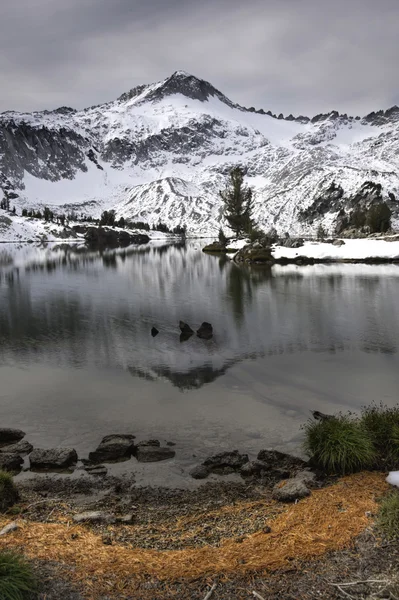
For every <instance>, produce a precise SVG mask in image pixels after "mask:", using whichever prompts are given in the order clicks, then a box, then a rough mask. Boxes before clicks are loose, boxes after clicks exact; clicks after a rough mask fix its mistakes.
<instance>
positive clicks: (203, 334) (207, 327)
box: [197, 321, 213, 340]
mask: <svg viewBox="0 0 399 600" xmlns="http://www.w3.org/2000/svg"><path fill="white" fill-rule="evenodd" d="M197 336H198V337H199V338H201V339H203V340H210V339H211V337H212V336H213V327H212V325H211V324H210V323H207V322H206V321H204V322H203V323H202V325H201V327H200V328H199V329H197Z"/></svg>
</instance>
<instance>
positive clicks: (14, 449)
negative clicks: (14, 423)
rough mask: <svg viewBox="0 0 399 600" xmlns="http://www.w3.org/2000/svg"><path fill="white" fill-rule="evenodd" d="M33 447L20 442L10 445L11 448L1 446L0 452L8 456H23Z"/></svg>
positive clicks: (22, 441) (27, 443)
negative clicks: (6, 453)
mask: <svg viewBox="0 0 399 600" xmlns="http://www.w3.org/2000/svg"><path fill="white" fill-rule="evenodd" d="M32 450H33V446H32V444H30V443H29V442H26V441H24V440H21V441H20V442H17V443H16V444H11V446H3V447H2V448H0V452H8V453H9V454H20V455H25V454H29V453H30V452H32Z"/></svg>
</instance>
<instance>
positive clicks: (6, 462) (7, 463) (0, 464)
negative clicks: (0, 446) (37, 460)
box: [0, 452, 24, 473]
mask: <svg viewBox="0 0 399 600" xmlns="http://www.w3.org/2000/svg"><path fill="white" fill-rule="evenodd" d="M23 462H24V461H23V458H21V456H20V455H19V454H11V453H7V452H2V453H1V454H0V471H8V472H10V473H19V472H20V470H21V468H22V464H23Z"/></svg>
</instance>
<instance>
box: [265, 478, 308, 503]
mask: <svg viewBox="0 0 399 600" xmlns="http://www.w3.org/2000/svg"><path fill="white" fill-rule="evenodd" d="M309 495H310V491H309V490H308V488H307V487H306V485H305V484H304V482H303V481H301V480H300V479H286V480H284V481H280V482H279V483H277V484H276V485H275V486H274V488H273V493H272V496H273V498H274V500H278V501H279V502H295V500H300V499H301V498H305V497H306V496H309Z"/></svg>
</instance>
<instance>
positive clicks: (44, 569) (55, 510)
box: [0, 475, 399, 600]
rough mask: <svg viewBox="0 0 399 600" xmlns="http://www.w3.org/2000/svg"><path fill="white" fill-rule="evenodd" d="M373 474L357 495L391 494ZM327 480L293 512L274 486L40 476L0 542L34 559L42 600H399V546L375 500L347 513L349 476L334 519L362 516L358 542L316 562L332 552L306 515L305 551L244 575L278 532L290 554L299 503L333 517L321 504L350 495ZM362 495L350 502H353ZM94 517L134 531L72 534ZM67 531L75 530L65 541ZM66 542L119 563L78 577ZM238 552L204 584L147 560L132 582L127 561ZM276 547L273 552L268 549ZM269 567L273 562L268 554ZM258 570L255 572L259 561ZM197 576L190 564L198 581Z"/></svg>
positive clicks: (95, 529) (94, 528)
mask: <svg viewBox="0 0 399 600" xmlns="http://www.w3.org/2000/svg"><path fill="white" fill-rule="evenodd" d="M367 477H368V476H367ZM367 477H365V478H364V480H362V479H360V480H359V479H357V480H354V483H353V485H357V486H358V488H357V491H356V494H358V491H359V489H361V488H360V487H359V486H360V485H365V486H366V485H368V486H370V485H371V484H372V485H373V486H374V485H376V486H377V487H378V490H377V492H378V494H379V495H381V494H382V493H384V490H385V489H386V488H385V483H384V482H383V476H380V478H378V477H377V476H374V475H373V476H371V475H370V477H369V478H367ZM376 477H377V478H376ZM325 484H326V482H323V485H321V488H322V489H320V490H317V489H316V490H315V491H314V492H313V493H312V496H311V498H313V500H310V499H309V500H307V499H305V500H304V501H301V502H300V503H298V505H296V506H292V505H290V506H289V507H287V505H284V504H279V503H276V502H274V501H272V499H271V489H270V486H267V485H259V484H258V483H256V482H248V483H246V482H245V483H224V482H223V481H222V480H221V482H220V483H207V484H205V485H203V486H202V487H201V488H199V489H198V490H195V491H187V490H186V491H183V490H170V489H159V488H136V487H135V486H134V485H132V483H131V482H129V481H127V480H123V481H119V480H117V479H115V478H106V479H105V480H98V481H96V480H94V479H93V478H90V480H78V481H76V480H75V481H72V480H68V478H66V479H62V480H58V481H57V482H55V481H54V480H52V479H51V478H48V479H44V478H38V479H37V480H34V481H30V482H27V483H25V484H23V485H21V487H20V493H21V502H20V503H19V505H18V506H17V507H16V508H14V509H13V511H12V512H13V513H14V514H12V515H11V514H10V515H6V516H5V517H6V518H7V521H8V522H9V521H10V520H12V519H13V520H17V521H19V522H20V523H21V530H20V533H19V534H18V533H17V534H16V535H15V534H11V535H10V537H8V540H5V538H2V540H1V544H0V545H5V546H6V547H13V548H16V549H19V550H21V551H24V550H25V551H26V552H25V553H26V554H27V555H28V557H29V558H30V559H31V560H32V564H33V566H34V569H35V571H36V573H37V574H38V577H39V579H40V581H41V582H42V585H41V593H40V596H39V598H40V600H61V599H62V600H168V599H176V598H177V599H182V600H185V599H187V600H188V599H190V600H197V599H199V600H204V599H205V597H206V596H207V594H208V592H210V590H211V588H212V586H213V585H214V584H216V587H215V588H214V589H213V591H212V595H211V596H210V599H211V600H235V599H237V600H241V599H249V598H258V600H260V597H261V598H264V600H277V599H278V600H302V599H303V600H310V599H316V598H317V599H321V598H325V599H330V598H331V599H338V598H343V599H344V598H346V599H348V598H349V599H350V598H352V599H353V598H354V599H356V600H358V599H359V600H360V599H370V600H371V599H374V598H391V599H392V600H395V599H399V544H397V543H389V544H388V543H387V542H385V541H384V540H383V539H381V537H380V534H379V532H378V531H377V529H376V527H375V524H374V518H373V517H374V515H375V512H376V506H377V505H376V504H375V498H374V496H373V495H372V494H371V495H370V494H368V495H369V496H370V499H368V498H366V500H367V502H368V503H369V504H370V507H371V511H370V514H368V512H367V517H363V512H364V511H363V508H361V509H360V510H359V509H358V507H357V501H356V500H354V501H349V500H348V506H345V498H346V495H348V497H349V496H350V486H351V485H352V481H351V480H348V482H346V483H345V484H344V485H345V486H346V489H342V490H341V492H340V493H341V496H339V497H337V498H338V500H337V501H335V500H334V502H333V503H332V504H331V506H333V507H334V506H336V508H337V515H336V517H334V521H335V520H339V519H341V518H342V519H345V518H346V521H345V520H343V521H342V523H343V524H345V527H348V525H350V526H352V520H353V521H355V520H356V519H357V518H358V517H359V518H360V517H361V523H360V522H359V527H358V528H356V527H355V528H354V529H353V532H356V531H358V534H357V535H356V536H354V537H351V534H350V533H348V532H343V534H345V535H344V537H345V540H346V541H345V543H344V547H343V548H342V549H338V550H336V551H328V549H327V551H326V552H323V551H322V550H320V548H319V549H318V550H317V552H318V553H319V554H318V555H317V556H315V557H314V558H312V559H311V560H309V559H308V555H309V554H311V552H309V548H310V546H311V545H312V544H313V545H314V544H315V543H316V544H319V545H320V544H321V546H323V544H324V545H325V547H326V548H328V544H327V543H326V537H325V533H324V534H323V531H322V529H320V540H317V535H315V534H314V531H313V532H312V531H311V527H312V524H311V520H310V521H309V519H310V516H309V515H308V514H307V513H306V511H305V512H304V513H303V519H304V520H306V519H308V521H309V525H307V524H306V526H305V532H304V531H302V533H301V536H302V537H301V540H302V542H301V543H302V546H300V551H299V552H295V553H294V554H290V553H288V554H287V555H286V557H285V560H284V561H283V563H284V564H283V565H282V566H281V567H278V562H275V563H273V562H272V563H271V564H272V565H277V566H273V568H268V569H257V568H255V569H254V570H252V569H251V568H248V569H246V565H245V563H246V562H247V561H248V562H249V561H250V560H252V561H253V557H252V558H251V557H249V556H248V553H249V552H250V551H251V552H253V548H252V546H251V544H253V543H264V544H267V543H268V540H269V539H271V538H272V537H273V536H274V537H275V538H276V536H277V542H278V543H281V546H283V545H284V544H287V538H290V537H294V536H295V535H296V533H295V528H298V527H299V526H300V520H299V521H298V515H297V517H296V518H295V520H294V521H292V525H290V527H287V526H286V525H284V523H285V520H286V518H288V517H289V515H290V514H291V513H292V515H294V514H295V513H298V511H300V510H301V506H302V504H301V503H303V507H304V510H305V509H306V506H308V507H309V506H310V505H311V503H312V502H313V506H314V507H316V509H315V508H314V507H313V513H314V511H315V510H317V507H318V502H319V501H320V512H321V513H322V512H323V511H326V508H325V507H326V506H327V505H326V504H323V502H326V501H328V502H330V503H331V498H333V494H334V493H336V490H338V489H339V486H340V485H341V487H342V483H340V482H338V484H337V483H335V482H327V485H325ZM318 494H319V495H318ZM356 494H353V498H355V499H356V498H357V496H356ZM378 494H377V495H378ZM326 496H327V500H326ZM366 496H367V494H366V495H365V497H366ZM342 499H343V500H342ZM315 500H317V501H318V502H315ZM363 501H365V500H364V499H363ZM351 502H352V503H351ZM360 502H361V499H360V498H359V503H360ZM362 506H363V505H362ZM364 506H366V504H364ZM367 506H368V504H367ZM94 509H95V510H103V511H106V512H109V513H112V514H115V515H124V514H133V515H134V519H133V523H132V526H131V527H130V528H129V527H126V526H123V527H121V526H119V525H118V524H116V525H111V526H110V525H90V526H89V525H84V526H79V529H76V530H75V529H74V528H73V527H74V526H73V525H71V520H72V516H73V514H75V513H76V512H81V511H83V510H94ZM18 511H20V512H19V514H18ZM351 511H352V512H351ZM308 512H309V511H308ZM313 513H312V515H311V518H312V519H313V520H314V518H316V517H317V519H318V520H316V521H315V523H316V527H317V526H318V523H320V527H322V524H323V521H322V519H323V515H322V514H321V515H316V516H315V515H314V514H313ZM345 513H347V514H345ZM287 515H288V517H287ZM300 515H301V513H299V517H300ZM352 515H353V518H352ZM291 518H293V516H291ZM348 519H349V520H348ZM308 521H307V522H308ZM281 523H283V525H284V527H282V525H281ZM298 523H299V525H298ZM308 526H309V536H308V538H307V536H306V527H308ZM52 527H53V528H54V529H55V530H56V533H57V536H61V537H58V538H57V537H56V534H55V533H52V535H53V537H50V538H49V540H50V542H49V541H47V542H46V543H47V544H50V545H47V547H46V548H47V549H44V550H43V551H41V550H40V551H39V552H35V548H39V549H41V546H40V545H39V540H36V539H35V536H37V537H38V538H40V537H41V536H43V535H44V533H43V532H46V531H47V528H50V529H51V528H52ZM329 527H331V525H329ZM65 531H67V532H69V531H70V533H68V534H67V536H66V533H65ZM316 533H317V531H316ZM346 534H347V535H346ZM323 535H324V538H323ZM327 535H328V533H327ZM334 535H335V536H339V528H338V527H335V529H334V530H332V531H331V536H332V537H334ZM13 536H15V537H13ZM18 536H19V537H18ZM68 536H69V537H71V539H72V540H74V541H76V543H77V542H79V536H80V538H81V541H82V543H83V544H85V543H87V545H88V546H87V547H88V551H89V547H90V552H92V553H93V552H94V554H92V556H93V561H94V560H97V558H98V557H97V556H96V553H98V554H102V552H103V551H104V553H108V554H107V556H109V557H110V561H111V563H112V564H110V565H109V566H108V570H107V573H103V572H100V571H99V572H98V574H96V573H95V571H94V573H93V571H91V572H89V571H90V569H88V573H87V581H86V580H85V578H84V577H83V578H82V565H80V564H79V561H74V560H73V557H72V558H71V559H70V558H69V556H70V555H69V554H68V553H67V554H65V556H66V560H64V559H62V560H61V559H60V558H59V556H61V557H62V556H63V555H62V552H61V554H60V551H61V548H60V547H58V548H57V547H54V544H57V543H58V544H61V543H62V544H64V543H66V544H67V545H70V544H71V552H72V553H73V546H72V544H73V542H69V541H68V540H69V537H68ZM268 536H269V537H268ZM278 536H280V538H279V537H278ZM75 538H78V539H77V540H75ZM322 538H323V539H322ZM307 539H308V546H309V548H307ZM3 540H4V541H3ZM57 540H58V541H57ZM60 540H61V541H60ZM65 540H67V541H66V542H65ZM348 540H349V541H348ZM275 541H276V540H275ZM43 543H44V542H43ZM51 544H53V546H51ZM93 544H94V545H93ZM226 544H227V546H226ZM232 544H234V548H237V549H238V550H237V551H236V550H234V552H235V554H234V556H239V557H240V558H239V561H238V563H237V568H236V569H234V568H233V569H228V570H227V571H228V572H223V571H222V570H220V569H219V570H218V569H216V568H215V569H214V572H212V571H213V570H212V568H211V569H209V568H208V570H205V571H204V572H203V573H201V574H200V575H199V576H198V577H195V576H193V577H189V578H187V577H183V578H180V579H179V578H176V577H172V578H171V579H170V580H168V578H167V577H166V578H165V577H164V576H163V577H160V578H157V576H156V575H154V571H152V572H151V568H150V566H151V565H150V563H149V564H148V568H149V571H148V575H144V576H143V574H142V571H143V569H144V571H143V572H144V573H145V566H146V565H144V566H143V568H142V570H141V571H140V576H137V577H136V576H135V575H134V571H132V574H130V575H129V576H127V575H126V573H130V571H129V569H130V567H131V565H130V564H128V563H129V560H130V556H131V560H138V559H137V558H134V556H135V555H133V554H132V555H130V554H129V552H131V551H132V550H134V549H136V548H140V549H142V555H140V556H143V557H144V559H143V560H144V561H145V560H146V557H148V558H149V559H151V560H152V559H153V557H154V560H158V557H162V556H164V557H167V558H168V559H169V558H170V556H172V555H173V556H176V560H179V553H185V552H186V553H190V552H192V553H193V556H194V557H195V556H198V557H199V558H198V560H200V559H201V560H202V558H203V556H204V553H206V552H208V551H209V552H211V553H212V552H213V553H214V554H212V556H215V557H217V556H218V554H217V553H218V552H219V551H221V550H223V549H224V548H225V547H227V548H230V547H231V545H232ZM90 545H91V546H90ZM24 546H25V548H24ZM259 547H261V546H259ZM29 548H30V550H29ZM43 548H44V546H43ZM76 548H77V546H76ZM270 548H271V549H270V552H271V551H272V546H271V547H270ZM114 550H115V554H116V553H117V551H118V552H120V553H122V554H121V559H118V560H119V563H118V560H117V559H116V558H115V562H114V563H113V561H114V558H113V556H114ZM302 550H303V551H302ZM273 551H275V546H274V550H273ZM237 552H239V553H238V554H237ZM173 553H174V554H173ZM104 556H105V555H104ZM57 557H58V560H57ZM124 557H125V558H124ZM121 560H122V567H123V566H124V565H123V561H124V560H125V562H126V569H122V570H123V573H124V576H123V577H121V580H120V582H121V585H120V590H118V585H117V584H116V583H115V581H117V577H115V574H117V572H118V569H121V568H122V567H121V564H120V563H121ZM151 560H150V562H151ZM193 560H195V559H193ZM265 561H266V562H265V564H267V556H265ZM170 564H172V563H170ZM253 564H256V560H255V561H254V563H253ZM249 567H250V565H249ZM83 568H84V566H83ZM195 568H196V565H195V564H194V563H193V573H195ZM114 569H115V572H113V570H114ZM78 571H79V576H78ZM155 573H156V571H155ZM361 582H365V583H361ZM253 592H256V593H257V594H258V596H255V595H254V594H253Z"/></svg>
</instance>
